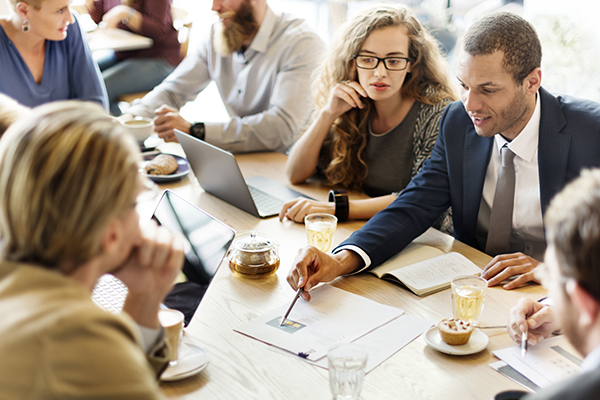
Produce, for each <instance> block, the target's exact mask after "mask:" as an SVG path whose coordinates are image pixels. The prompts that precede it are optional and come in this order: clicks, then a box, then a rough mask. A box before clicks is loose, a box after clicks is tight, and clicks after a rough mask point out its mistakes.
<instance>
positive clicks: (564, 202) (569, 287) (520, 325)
mask: <svg viewBox="0 0 600 400" xmlns="http://www.w3.org/2000/svg"><path fill="white" fill-rule="evenodd" d="M544 218H545V222H546V234H547V238H548V249H547V250H546V258H545V264H544V266H543V267H540V268H538V269H537V270H536V275H538V278H539V279H540V280H541V282H542V284H543V285H544V286H545V287H546V288H547V289H548V296H549V298H550V299H551V300H552V303H553V306H552V307H548V306H544V305H543V304H540V303H538V302H535V301H532V300H530V299H525V298H523V299H521V300H519V303H518V304H517V305H516V306H515V307H513V308H512V310H511V317H510V320H509V324H508V332H509V333H510V335H511V337H512V338H513V339H514V340H515V341H516V342H517V343H520V342H521V337H522V333H523V332H524V331H527V333H528V342H529V344H531V345H535V344H537V343H538V342H539V341H540V340H543V339H544V338H546V337H547V336H548V335H550V333H551V332H554V331H555V330H556V329H558V328H559V327H562V329H563V331H564V333H565V335H566V336H567V338H568V339H569V341H570V342H571V344H573V346H574V347H575V348H576V349H577V350H578V351H579V352H580V353H581V354H583V355H585V360H584V361H583V363H582V364H581V373H580V374H578V375H577V376H575V377H573V378H571V379H568V380H565V381H563V382H561V383H558V384H556V385H553V386H550V387H548V388H546V389H544V390H541V391H540V392H538V393H536V394H535V395H531V396H527V397H526V399H527V400H534V399H535V400H542V399H544V400H551V399H556V400H559V399H561V400H562V399H570V400H587V399H590V400H592V399H594V400H595V399H598V397H599V394H600V268H598V267H599V266H600V170H599V169H595V170H593V171H584V172H583V174H582V175H581V177H580V178H578V179H577V180H575V181H573V182H572V183H570V184H569V185H568V186H567V187H566V188H565V189H564V190H563V191H562V192H561V193H560V194H558V195H557V196H556V197H555V198H554V199H552V203H551V204H550V207H549V208H548V213H547V214H546V215H545V217H544Z"/></svg>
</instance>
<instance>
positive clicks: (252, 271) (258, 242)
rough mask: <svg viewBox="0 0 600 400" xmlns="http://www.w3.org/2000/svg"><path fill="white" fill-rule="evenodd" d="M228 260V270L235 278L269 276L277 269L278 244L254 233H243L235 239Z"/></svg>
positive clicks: (267, 237)
mask: <svg viewBox="0 0 600 400" xmlns="http://www.w3.org/2000/svg"><path fill="white" fill-rule="evenodd" d="M228 259H229V268H230V269H231V271H232V272H233V273H234V274H235V275H237V276H242V277H245V278H262V277H265V276H270V275H273V274H274V273H275V272H276V271H277V269H278V268H279V244H278V243H277V242H276V241H274V240H273V239H271V237H269V236H268V235H265V234H262V233H258V232H256V231H251V232H249V233H244V234H241V235H239V236H238V237H237V238H236V240H235V242H234V243H233V246H232V250H231V251H230V252H229V256H228Z"/></svg>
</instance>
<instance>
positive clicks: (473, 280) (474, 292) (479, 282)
mask: <svg viewBox="0 0 600 400" xmlns="http://www.w3.org/2000/svg"><path fill="white" fill-rule="evenodd" d="M451 287H452V316H453V317H454V319H462V320H464V321H471V322H472V323H473V325H475V326H477V325H478V324H479V318H480V317H481V311H482V310H483V301H484V299H485V290H486V289H487V281H486V280H485V279H483V278H482V277H479V276H471V275H461V276H457V277H455V278H453V279H452V281H451Z"/></svg>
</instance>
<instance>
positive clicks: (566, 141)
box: [538, 88, 571, 214]
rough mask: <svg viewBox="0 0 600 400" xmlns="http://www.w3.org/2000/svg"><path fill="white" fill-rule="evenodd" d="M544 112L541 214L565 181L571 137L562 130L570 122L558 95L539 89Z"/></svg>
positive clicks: (542, 120)
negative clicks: (566, 117)
mask: <svg viewBox="0 0 600 400" xmlns="http://www.w3.org/2000/svg"><path fill="white" fill-rule="evenodd" d="M540 98H541V101H542V115H541V117H540V137H539V144H538V167H539V174H540V197H541V202H542V214H545V213H546V209H547V208H548V204H549V203H550V200H552V197H553V196H554V195H555V194H556V193H558V192H559V191H560V190H561V189H562V188H563V187H564V186H565V184H566V176H567V164H568V162H569V147H570V143H571V136H569V135H566V134H563V133H560V131H561V129H563V128H564V126H565V125H566V124H567V121H566V120H565V117H564V116H563V113H562V110H561V108H560V103H559V102H558V100H557V99H556V97H554V96H552V95H551V94H550V93H548V92H547V91H546V90H544V89H543V88H540Z"/></svg>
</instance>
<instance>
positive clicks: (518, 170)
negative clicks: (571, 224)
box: [477, 95, 546, 260]
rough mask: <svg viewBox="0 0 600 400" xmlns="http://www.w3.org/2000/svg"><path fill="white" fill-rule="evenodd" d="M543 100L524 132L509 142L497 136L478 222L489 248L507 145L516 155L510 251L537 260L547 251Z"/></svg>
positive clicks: (479, 230)
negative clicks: (542, 174)
mask: <svg viewBox="0 0 600 400" xmlns="http://www.w3.org/2000/svg"><path fill="white" fill-rule="evenodd" d="M540 117H541V101H540V97H539V95H538V96H537V99H536V105H535V109H534V112H533V115H532V116H531V118H530V119H529V122H528V123H527V125H526V126H525V128H523V130H522V131H521V133H519V135H518V136H517V137H516V138H515V139H513V140H512V141H511V142H508V141H507V140H506V139H505V138H504V137H503V136H502V135H496V136H495V137H494V148H493V149H492V155H491V157H490V162H489V164H488V168H487V172H486V175H485V181H484V184H483V193H482V198H481V205H480V208H479V216H478V219H477V231H478V241H479V242H480V243H479V244H480V246H482V247H481V248H485V239H487V232H488V226H489V221H490V210H491V207H492V204H493V202H494V194H495V193H496V182H497V181H498V172H499V171H500V166H501V165H502V155H501V153H500V150H501V149H502V147H503V146H504V145H505V144H507V146H508V148H509V149H510V150H511V151H512V152H513V153H515V155H516V156H515V158H514V165H515V174H516V176H515V200H514V206H513V217H512V233H511V245H510V251H511V252H517V251H521V252H523V253H525V254H526V255H528V256H532V257H533V258H535V259H538V260H543V257H544V251H545V250H546V246H545V239H544V221H543V217H542V202H541V197H540V174H539V165H538V143H539V137H540Z"/></svg>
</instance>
